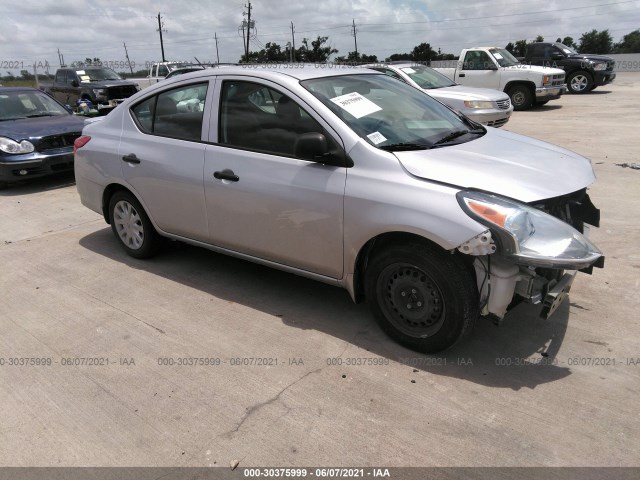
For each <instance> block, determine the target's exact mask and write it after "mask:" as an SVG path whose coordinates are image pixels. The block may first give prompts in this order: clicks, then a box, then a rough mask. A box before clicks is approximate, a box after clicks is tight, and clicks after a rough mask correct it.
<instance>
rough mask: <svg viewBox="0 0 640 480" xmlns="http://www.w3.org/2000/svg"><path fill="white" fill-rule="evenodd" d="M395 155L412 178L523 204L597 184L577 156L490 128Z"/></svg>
mask: <svg viewBox="0 0 640 480" xmlns="http://www.w3.org/2000/svg"><path fill="white" fill-rule="evenodd" d="M393 153H394V154H395V156H396V157H397V158H398V159H399V160H400V162H401V163H402V166H403V167H404V168H405V169H406V170H407V171H408V172H409V173H410V174H412V175H415V176H416V177H420V178H423V179H426V180H433V181H437V182H443V183H447V184H449V185H455V186H457V187H460V188H472V189H478V190H484V191H487V192H492V193H496V194H498V195H503V196H506V197H510V198H513V199H516V200H520V201H522V202H534V201H538V200H543V199H547V198H552V197H557V196H560V195H565V194H567V193H572V192H575V191H577V190H580V189H582V188H585V187H586V186H588V185H590V184H592V183H593V182H595V175H594V173H593V168H592V167H591V162H590V160H588V159H586V158H584V157H582V156H580V155H578V154H577V153H574V152H571V151H569V150H566V149H564V148H561V147H558V146H556V145H551V144H549V143H545V142H541V141H539V140H535V139H533V138H529V137H525V136H523V135H518V134H515V133H511V132H508V131H503V130H498V129H494V128H488V129H487V133H486V134H485V135H484V136H483V137H481V138H478V139H476V140H472V141H470V142H466V143H462V144H459V145H452V146H448V147H441V148H436V149H432V150H416V151H408V152H393Z"/></svg>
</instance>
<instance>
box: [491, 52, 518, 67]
mask: <svg viewBox="0 0 640 480" xmlns="http://www.w3.org/2000/svg"><path fill="white" fill-rule="evenodd" d="M489 52H491V55H493V58H495V59H496V61H497V62H498V64H499V65H500V66H501V67H511V66H513V65H520V60H518V59H517V58H516V57H514V56H513V55H511V53H510V52H509V50H505V49H504V48H492V49H490V50H489Z"/></svg>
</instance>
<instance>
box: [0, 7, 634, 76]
mask: <svg viewBox="0 0 640 480" xmlns="http://www.w3.org/2000/svg"><path fill="white" fill-rule="evenodd" d="M247 3H248V0H244V1H243V0H216V1H215V2H214V1H211V0H209V1H207V0H182V1H180V0H128V1H121V0H37V1H36V0H22V1H17V0H12V1H8V0H2V1H0V16H1V18H2V23H1V25H2V26H1V28H0V73H1V74H2V75H4V74H6V72H7V70H11V71H12V73H14V74H15V73H18V71H19V70H22V69H26V70H29V71H33V65H34V64H35V65H36V66H37V67H38V72H39V73H42V72H43V68H42V67H43V66H45V65H49V66H50V69H51V71H53V70H55V68H57V67H58V66H59V63H60V61H59V58H60V57H59V55H58V50H59V51H60V53H61V54H62V56H63V57H64V61H65V63H66V64H70V63H72V62H73V61H76V60H84V59H85V58H87V57H90V58H95V57H97V58H99V59H100V60H102V61H103V62H108V63H110V64H111V65H114V66H116V67H117V68H115V70H117V71H123V70H126V68H120V67H121V66H122V65H125V63H124V62H125V61H126V56H125V49H124V45H123V44H125V43H126V45H127V50H128V54H129V59H130V61H131V63H132V64H135V65H134V70H140V69H142V68H145V66H146V65H148V64H149V63H151V62H154V61H158V60H160V59H161V49H160V38H159V34H158V31H157V30H158V20H157V15H158V13H160V14H161V17H162V24H163V30H164V32H163V37H164V48H165V57H166V59H167V60H175V61H189V62H194V57H197V58H198V59H199V60H200V61H201V62H203V63H206V62H216V61H217V60H218V58H219V61H220V62H237V61H238V60H239V58H240V55H241V54H242V53H244V47H243V41H242V38H241V36H240V33H239V26H240V24H241V22H242V20H243V18H246V17H243V11H246V8H245V7H246V5H247ZM252 20H255V30H254V34H253V35H252V38H251V45H250V49H251V50H260V49H261V48H263V47H264V45H265V44H266V43H268V42H275V43H278V44H280V45H281V46H283V47H284V46H285V44H286V43H287V42H290V41H292V35H291V22H293V24H294V30H295V44H296V47H298V46H300V42H301V41H302V39H303V38H305V37H306V38H309V39H315V38H316V37H317V36H318V35H321V36H328V37H329V40H328V43H329V44H330V45H331V46H332V47H334V48H337V49H338V50H339V53H338V54H337V55H347V54H348V53H349V52H350V51H352V50H354V36H353V29H352V22H354V21H355V24H356V39H357V43H358V51H359V52H360V53H366V54H369V55H377V56H378V59H380V60H383V59H384V58H386V57H388V56H389V55H391V54H392V53H403V52H410V51H411V50H412V49H413V47H414V46H415V45H418V44H420V43H422V42H427V43H429V44H431V46H432V48H434V49H435V50H438V49H440V50H441V51H442V53H454V54H456V55H457V54H458V53H459V52H460V50H461V49H462V48H465V47H471V46H478V45H495V46H505V45H506V44H507V43H508V42H515V41H517V40H520V39H526V40H529V41H531V40H533V39H535V38H536V36H538V35H542V36H543V37H545V40H548V41H555V40H556V38H558V37H562V38H564V37H565V36H571V37H573V38H574V40H575V41H576V42H577V40H578V39H579V38H580V36H581V35H582V34H583V33H585V32H588V31H590V30H592V29H594V28H595V29H597V30H603V29H609V32H610V34H611V35H612V37H613V39H614V42H617V41H619V40H620V39H621V38H622V36H623V35H625V34H627V33H629V32H631V31H633V30H636V29H638V28H640V0H581V1H574V2H567V1H566V0H563V1H557V0H545V1H538V0H528V1H523V0H493V1H492V0H477V1H475V0H472V1H468V0H352V1H345V0H322V1H318V0H296V1H292V2H286V1H281V0H280V1H275V0H254V1H253V2H252ZM214 35H216V36H217V37H218V55H217V54H216V41H215V39H214ZM334 56H335V55H334ZM11 67H13V68H11Z"/></svg>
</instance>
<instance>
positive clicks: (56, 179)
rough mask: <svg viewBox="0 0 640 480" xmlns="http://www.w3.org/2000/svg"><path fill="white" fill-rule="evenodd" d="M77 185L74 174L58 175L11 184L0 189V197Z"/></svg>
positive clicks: (64, 173)
mask: <svg viewBox="0 0 640 480" xmlns="http://www.w3.org/2000/svg"><path fill="white" fill-rule="evenodd" d="M75 183H76V179H75V176H74V174H73V172H63V173H56V174H54V175H50V176H47V177H40V178H34V179H29V180H24V181H21V182H19V183H14V184H11V185H9V186H8V187H6V188H3V189H0V197H15V196H18V195H30V194H32V193H38V192H44V191H46V190H56V189H58V188H64V187H69V186H71V185H75Z"/></svg>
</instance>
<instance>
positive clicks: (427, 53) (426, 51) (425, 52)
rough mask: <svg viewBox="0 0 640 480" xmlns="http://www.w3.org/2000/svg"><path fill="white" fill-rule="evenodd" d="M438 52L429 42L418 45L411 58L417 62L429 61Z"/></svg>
mask: <svg viewBox="0 0 640 480" xmlns="http://www.w3.org/2000/svg"><path fill="white" fill-rule="evenodd" d="M437 55H438V54H437V52H436V51H435V50H433V48H431V45H429V44H428V43H421V44H420V45H416V46H415V47H414V48H413V51H412V52H411V60H414V61H416V62H429V61H430V60H431V59H434V58H435V57H436V56H437Z"/></svg>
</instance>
